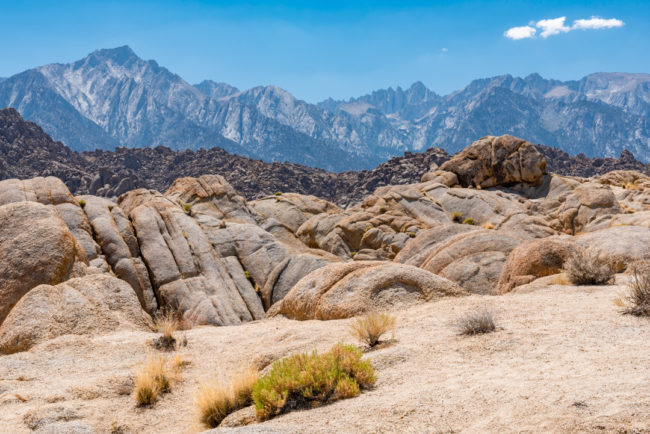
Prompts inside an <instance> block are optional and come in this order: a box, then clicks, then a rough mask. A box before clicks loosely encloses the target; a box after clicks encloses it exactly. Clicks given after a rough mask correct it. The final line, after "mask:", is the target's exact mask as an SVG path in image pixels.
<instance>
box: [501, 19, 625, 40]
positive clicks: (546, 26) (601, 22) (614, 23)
mask: <svg viewBox="0 0 650 434" xmlns="http://www.w3.org/2000/svg"><path fill="white" fill-rule="evenodd" d="M565 21H566V17H559V18H550V19H545V20H539V21H537V22H534V21H533V22H530V23H528V25H527V26H521V27H512V28H510V29H508V30H506V31H505V32H504V33H503V36H505V37H506V38H509V39H514V40H517V39H527V38H534V37H535V36H536V35H537V30H538V29H539V30H540V32H539V35H540V36H541V37H542V38H548V37H549V36H553V35H559V34H560V33H568V32H570V31H572V30H599V29H612V28H615V27H623V26H624V25H625V23H624V22H623V21H621V20H619V19H617V18H599V17H593V16H592V17H591V18H589V19H580V20H575V21H574V22H573V25H572V26H571V27H569V26H567V25H565Z"/></svg>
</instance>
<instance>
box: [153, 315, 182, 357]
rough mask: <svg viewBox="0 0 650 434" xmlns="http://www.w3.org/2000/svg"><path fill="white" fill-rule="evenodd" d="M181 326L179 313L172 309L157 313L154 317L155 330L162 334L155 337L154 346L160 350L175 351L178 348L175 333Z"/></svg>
mask: <svg viewBox="0 0 650 434" xmlns="http://www.w3.org/2000/svg"><path fill="white" fill-rule="evenodd" d="M178 328H179V321H178V318H177V315H175V314H174V313H173V312H172V311H170V310H168V311H164V312H161V313H160V314H158V315H156V317H155V319H154V330H155V331H157V332H158V333H160V334H161V336H160V337H158V338H157V339H154V341H153V346H154V347H155V348H156V349H158V350H163V351H173V350H175V349H176V337H175V336H174V333H175V332H176V330H178Z"/></svg>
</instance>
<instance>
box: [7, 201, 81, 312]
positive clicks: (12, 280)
mask: <svg viewBox="0 0 650 434" xmlns="http://www.w3.org/2000/svg"><path fill="white" fill-rule="evenodd" d="M86 264H87V260H86V256H85V254H84V252H83V250H82V248H81V246H80V245H79V243H77V241H76V240H75V238H74V237H73V236H72V233H70V231H69V230H68V228H67V226H66V225H65V223H64V222H63V220H62V219H61V217H59V215H58V214H57V212H56V211H55V210H54V208H52V207H48V206H45V205H41V204H39V203H36V202H16V203H10V204H8V205H3V206H0V323H2V321H3V320H4V319H5V317H6V316H7V314H8V313H9V311H10V310H11V309H12V307H13V306H14V305H15V304H16V303H18V301H19V300H20V298H21V297H23V296H24V295H25V294H26V293H27V292H28V291H29V290H30V289H32V288H34V287H35V286H38V285H41V284H51V285H56V284H58V283H61V282H63V281H65V280H68V279H69V278H71V277H75V276H80V275H83V274H85V269H86Z"/></svg>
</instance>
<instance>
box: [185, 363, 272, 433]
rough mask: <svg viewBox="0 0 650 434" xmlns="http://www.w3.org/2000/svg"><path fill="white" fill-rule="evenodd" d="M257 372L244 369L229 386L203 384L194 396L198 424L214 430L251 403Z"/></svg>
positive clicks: (250, 368) (252, 369) (251, 369)
mask: <svg viewBox="0 0 650 434" xmlns="http://www.w3.org/2000/svg"><path fill="white" fill-rule="evenodd" d="M258 378H259V372H258V371H257V370H256V369H254V368H252V367H249V368H246V369H244V370H242V371H240V372H239V373H237V374H236V375H235V377H234V378H233V380H232V382H231V383H230V384H223V383H221V384H219V383H213V384H204V385H201V386H199V390H198V391H197V393H196V394H195V395H194V400H195V402H196V406H197V409H198V418H199V422H201V423H202V424H203V425H205V426H206V427H209V428H216V427H217V426H219V424H220V423H221V421H222V420H223V419H224V418H225V417H226V416H228V415H229V414H230V413H232V412H234V411H236V410H239V409H240V408H243V407H245V406H246V405H248V404H250V402H251V392H252V390H253V385H254V384H255V382H256V381H257V380H258Z"/></svg>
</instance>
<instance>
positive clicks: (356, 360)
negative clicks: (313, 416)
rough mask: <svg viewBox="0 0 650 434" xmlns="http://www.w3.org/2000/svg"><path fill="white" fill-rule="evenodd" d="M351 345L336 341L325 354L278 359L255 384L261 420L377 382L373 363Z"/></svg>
mask: <svg viewBox="0 0 650 434" xmlns="http://www.w3.org/2000/svg"><path fill="white" fill-rule="evenodd" d="M361 356H362V354H361V351H360V350H358V349H357V348H355V347H354V346H352V345H342V344H337V345H335V346H334V347H332V349H331V350H330V351H329V352H327V353H324V354H318V353H316V352H315V351H314V352H313V353H311V354H308V353H303V354H296V355H294V356H291V357H287V358H285V359H282V360H279V361H277V362H275V363H274V364H273V366H272V367H271V370H270V372H269V373H268V374H266V375H265V376H264V377H262V378H260V379H259V380H258V381H257V382H256V383H255V386H254V387H253V393H252V398H253V402H254V404H255V410H256V412H257V417H258V418H259V419H260V420H266V419H270V418H272V417H274V416H277V415H280V414H283V413H286V412H289V411H292V410H297V409H301V408H314V407H317V406H319V405H322V404H325V403H327V402H332V401H336V400H338V399H345V398H351V397H354V396H357V395H358V394H359V393H360V390H361V389H364V388H368V387H370V386H372V385H373V384H374V383H375V371H374V369H373V367H372V363H370V362H369V361H368V360H362V359H361Z"/></svg>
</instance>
